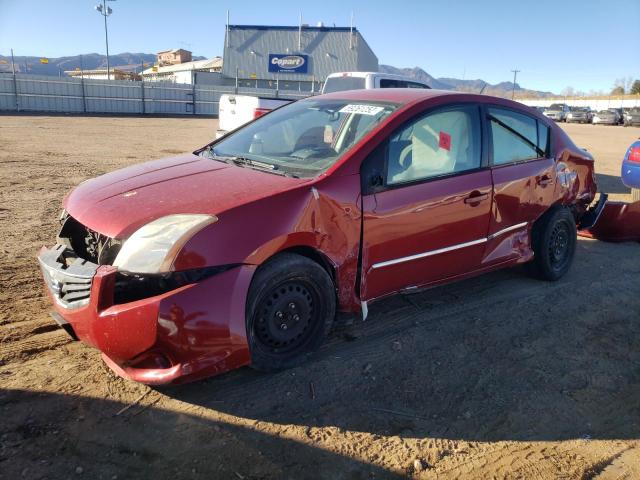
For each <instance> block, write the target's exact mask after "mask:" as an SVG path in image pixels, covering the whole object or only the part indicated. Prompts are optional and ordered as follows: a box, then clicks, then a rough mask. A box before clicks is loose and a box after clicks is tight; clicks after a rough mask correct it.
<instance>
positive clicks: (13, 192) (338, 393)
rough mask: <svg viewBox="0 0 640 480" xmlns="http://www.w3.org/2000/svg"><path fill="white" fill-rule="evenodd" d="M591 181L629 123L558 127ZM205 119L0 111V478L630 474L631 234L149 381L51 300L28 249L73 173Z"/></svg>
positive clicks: (636, 427)
mask: <svg viewBox="0 0 640 480" xmlns="http://www.w3.org/2000/svg"><path fill="white" fill-rule="evenodd" d="M565 128H566V129H567V130H568V131H569V133H570V134H571V136H572V138H574V140H575V141H576V143H577V144H579V145H580V146H583V147H586V148H587V149H588V150H589V151H591V152H592V153H593V154H594V156H595V157H596V159H597V160H596V170H597V171H598V173H599V176H600V180H601V184H602V186H603V187H604V189H605V190H608V191H611V192H614V193H615V195H616V197H617V198H629V191H628V189H626V188H625V187H624V186H623V185H622V183H621V182H620V180H619V168H620V167H619V165H620V161H621V159H622V156H623V154H624V152H625V149H626V148H627V146H628V145H629V144H630V143H631V142H632V141H633V140H634V139H636V138H638V137H639V136H640V129H638V128H622V127H605V126H591V125H569V126H566V127H565ZM215 129H216V121H215V120H211V119H192V118H184V119H160V118H144V119H142V118H109V117H96V118H78V117H40V116H0V145H1V148H0V228H1V231H0V251H1V253H2V260H1V265H0V287H1V288H0V341H1V346H0V360H1V361H0V478H2V479H14V478H30V479H39V478H49V479H58V478H92V479H93V478H96V479H100V478H103V479H116V478H118V479H124V478H153V479H170V478H171V479H174V478H195V479H197V478H203V479H204V478H206V479H212V478H221V479H240V480H242V479H274V478H292V479H302V478H323V479H360V478H403V477H406V476H413V477H416V478H426V479H431V478H462V477H464V478H483V479H484V478H539V479H547V478H565V479H578V478H594V477H597V478H603V479H604V478H606V479H613V478H616V479H617V478H629V479H632V478H640V295H638V293H639V292H640V281H639V278H640V244H638V243H622V244H606V243H601V242H598V241H590V240H585V239H580V240H579V242H578V252H577V256H576V260H575V263H574V265H573V267H572V269H571V271H570V272H569V274H568V275H567V276H566V277H565V278H563V279H562V280H561V281H559V282H557V283H544V282H539V281H536V280H533V279H531V278H529V277H527V276H526V275H525V274H524V273H523V271H522V270H520V269H512V270H507V271H501V272H497V273H493V274H489V275H486V276H483V277H479V278H475V279H472V280H468V281H464V282H461V283H458V284H455V285H451V286H446V287H440V288H437V289H432V290H429V291H426V292H422V293H414V294H412V295H400V296H396V297H394V298H391V299H389V300H385V301H382V302H379V303H376V304H373V305H371V308H370V316H369V319H368V320H367V321H366V322H360V323H356V324H355V325H353V326H351V327H348V328H347V329H343V330H339V331H336V332H334V333H333V335H332V336H331V338H330V341H329V342H328V343H327V344H326V345H325V346H324V347H323V348H322V349H321V351H320V352H319V353H318V354H317V355H315V356H314V357H313V358H312V359H311V360H310V361H309V362H308V363H306V364H305V365H303V366H301V367H298V368H295V369H293V370H288V371H285V372H281V373H278V374H259V373H257V372H254V371H252V370H251V369H248V368H246V369H241V370H238V371H236V372H232V373H230V374H227V375H223V376H220V377H217V378H213V379H209V380H206V381H202V382H198V383H195V384H191V385H186V386H182V387H174V388H164V389H151V388H148V387H146V386H143V385H139V384H135V383H133V382H129V381H126V380H123V379H121V378H118V377H116V376H115V375H114V374H112V373H111V372H110V371H109V369H108V368H106V367H105V366H104V364H103V363H102V361H101V359H100V355H99V354H98V352H96V351H95V350H92V349H91V348H89V347H87V346H84V345H83V344H81V343H79V342H72V341H70V339H69V337H68V336H67V335H66V333H64V331H62V330H60V329H58V328H57V327H56V326H55V325H54V323H53V321H52V320H51V319H50V318H49V316H48V312H49V304H48V301H47V299H46V298H45V297H44V293H43V287H42V284H41V279H40V275H39V273H38V270H37V267H36V260H35V254H36V251H37V249H38V248H39V247H40V246H41V245H43V244H51V243H52V242H53V241H54V238H55V234H56V229H57V217H58V214H59V212H60V202H61V200H62V197H63V196H64V194H65V193H66V192H67V191H68V190H69V189H70V188H72V187H73V186H74V185H76V184H78V183H79V182H81V181H82V180H84V179H86V178H89V177H93V176H96V175H99V174H101V173H104V172H107V171H110V170H113V169H116V168H119V167H123V166H126V165H130V164H133V163H136V162H140V161H144V160H148V159H152V158H156V157H162V156H168V155H171V154H174V153H177V152H182V151H186V150H189V149H193V148H194V147H197V146H199V145H202V144H204V143H205V142H206V141H207V140H208V139H210V138H212V136H213V135H214V132H215Z"/></svg>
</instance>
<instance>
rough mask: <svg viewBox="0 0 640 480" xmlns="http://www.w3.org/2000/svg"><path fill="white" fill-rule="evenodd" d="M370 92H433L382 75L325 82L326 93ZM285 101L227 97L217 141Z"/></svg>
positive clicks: (336, 76) (346, 75) (341, 75)
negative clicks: (417, 90) (396, 90)
mask: <svg viewBox="0 0 640 480" xmlns="http://www.w3.org/2000/svg"><path fill="white" fill-rule="evenodd" d="M370 88H431V87H429V85H427V84H425V83H422V82H418V81H416V80H414V79H412V78H409V77H403V76H401V75H393V74H390V73H380V72H338V73H332V74H331V75H329V76H328V77H327V79H326V80H325V83H324V86H323V88H322V93H330V92H339V91H343V90H357V89H370ZM292 101H293V100H283V99H281V98H269V97H252V96H250V95H233V94H225V95H221V96H220V104H219V106H218V130H217V131H216V138H220V137H223V136H224V135H226V134H227V133H228V132H230V131H231V130H235V129H236V128H238V127H241V126H242V125H244V124H245V123H248V122H250V121H251V120H253V119H256V118H258V117H259V116H260V115H264V114H265V113H267V112H270V111H271V110H273V109H275V108H278V107H281V106H282V105H286V104H287V103H291V102H292Z"/></svg>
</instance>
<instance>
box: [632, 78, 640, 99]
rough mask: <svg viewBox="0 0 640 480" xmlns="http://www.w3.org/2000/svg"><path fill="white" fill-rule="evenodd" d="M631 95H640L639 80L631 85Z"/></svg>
mask: <svg viewBox="0 0 640 480" xmlns="http://www.w3.org/2000/svg"><path fill="white" fill-rule="evenodd" d="M631 95H640V80H636V81H635V82H633V85H631Z"/></svg>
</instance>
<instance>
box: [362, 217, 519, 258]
mask: <svg viewBox="0 0 640 480" xmlns="http://www.w3.org/2000/svg"><path fill="white" fill-rule="evenodd" d="M527 225H528V223H527V222H522V223H518V224H517V225H512V226H510V227H507V228H503V229H502V230H499V231H497V232H495V233H492V234H491V235H489V236H488V237H486V238H479V239H477V240H472V241H470V242H465V243H458V244H457V245H451V246H450V247H444V248H438V249H437V250H429V251H428V252H422V253H416V254H415V255H409V256H408V257H400V258H394V259H393V260H386V261H384V262H379V263H374V264H373V265H372V267H371V268H372V269H373V270H375V269H378V268H384V267H389V266H391V265H397V264H398V263H404V262H411V261H413V260H418V259H420V258H426V257H432V256H434V255H440V254H441V253H447V252H452V251H454V250H460V249H461V248H467V247H472V246H474V245H479V244H481V243H486V242H488V241H489V240H493V239H494V238H496V237H499V236H500V235H503V234H505V233H508V232H512V231H514V230H518V229H520V228H523V227H526V226H527Z"/></svg>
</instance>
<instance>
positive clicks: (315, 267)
mask: <svg viewBox="0 0 640 480" xmlns="http://www.w3.org/2000/svg"><path fill="white" fill-rule="evenodd" d="M595 194H596V183H595V178H594V170H593V158H592V157H591V156H590V154H588V153H587V152H585V151H584V150H582V149H580V148H577V147H576V146H575V145H574V144H573V142H572V141H571V140H570V139H569V137H567V135H566V134H565V133H564V132H563V131H562V130H561V129H560V128H559V127H557V126H556V125H555V124H554V122H553V121H551V120H549V119H547V118H545V117H544V116H543V115H541V114H540V113H538V112H536V111H534V110H532V109H530V108H529V107H526V106H524V105H521V104H518V103H515V102H511V101H508V100H504V99H500V98H493V97H488V96H478V95H471V94H462V93H457V92H443V91H436V90H418V89H378V90H359V91H348V92H339V93H333V94H329V95H323V96H318V97H313V98H308V99H306V100H302V101H299V102H295V103H292V104H290V105H287V106H285V107H282V108H280V109H277V110H274V111H273V112H271V113H269V114H267V115H264V116H263V117H261V118H259V119H257V120H255V121H254V122H252V123H250V124H248V125H246V126H244V127H241V128H240V129H238V130H236V131H234V132H232V133H230V134H229V135H227V136H225V137H223V138H222V139H219V140H216V141H215V142H213V143H211V144H209V145H207V146H206V147H204V148H202V149H200V150H197V151H196V152H194V153H192V154H186V155H181V156H177V157H173V158H168V159H164V160H159V161H155V162H150V163H145V164H142V165H136V166H133V167H130V168H126V169H123V170H119V171H116V172H113V173H110V174H107V175H104V176H102V177H99V178H96V179H93V180H90V181H87V182H84V183H82V184H80V185H79V186H78V187H77V188H76V189H75V190H73V191H72V192H71V193H70V194H69V195H68V196H67V198H66V199H65V202H64V212H63V215H62V217H61V223H62V228H61V231H60V233H59V235H58V240H57V244H56V245H55V246H54V247H53V248H43V249H42V250H41V252H40V254H39V257H38V258H39V262H40V265H41V268H42V272H43V274H44V278H45V282H46V285H47V287H48V291H49V294H50V296H51V298H52V300H53V304H54V307H55V313H54V317H55V318H56V319H57V321H58V323H60V324H61V325H62V326H63V327H64V328H65V329H66V330H67V331H68V332H69V333H70V334H71V335H73V336H74V337H77V338H79V339H81V340H83V341H84V342H86V343H88V344H90V345H93V346H95V347H96V348H98V349H99V350H100V351H102V352H103V357H104V359H105V361H106V362H107V363H108V364H109V366H110V367H111V368H113V369H114V370H115V371H116V372H117V373H118V374H120V375H122V376H125V377H127V378H131V379H134V380H137V381H140V382H144V383H149V384H161V383H177V382H184V381H188V380H194V379H197V378H202V377H205V376H210V375H215V374H219V373H222V372H226V371H229V370H231V369H234V368H238V367H241V366H243V365H251V366H253V367H255V368H257V369H260V370H277V369H282V368H287V367H290V366H292V365H294V364H296V363H298V362H300V361H301V360H303V359H304V358H305V357H306V356H307V355H308V354H309V353H310V352H312V351H314V350H315V349H316V348H317V347H318V346H319V345H320V343H321V342H322V341H323V339H324V338H325V336H326V335H327V332H328V331H329V330H330V329H331V326H332V323H333V321H334V318H335V317H336V315H337V313H338V312H343V313H350V314H353V315H361V316H362V317H363V318H365V317H366V316H367V309H368V306H369V305H370V303H371V302H373V301H374V300H377V299H380V298H382V297H385V296H387V295H391V294H394V293H397V292H400V291H402V290H406V289H414V288H422V287H429V286H433V285H437V284H442V283H447V282H452V281H455V280H459V279H462V278H466V277H469V276H472V275H478V274H481V273H484V272H489V271H491V270H495V269H498V268H505V267H510V266H513V265H516V264H522V263H527V264H529V266H530V267H531V271H532V272H533V273H534V274H535V275H536V276H538V277H539V278H542V279H547V280H557V279H558V278H560V277H562V276H563V275H564V274H565V273H566V272H567V270H568V269H569V267H570V265H571V263H572V260H573V257H574V253H575V250H576V225H577V224H580V222H584V221H585V219H587V220H588V219H589V218H592V217H597V213H598V212H599V211H600V209H601V208H602V205H598V207H597V208H596V209H591V210H589V205H590V204H591V203H592V201H593V200H594V196H595ZM601 203H602V202H601Z"/></svg>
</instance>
